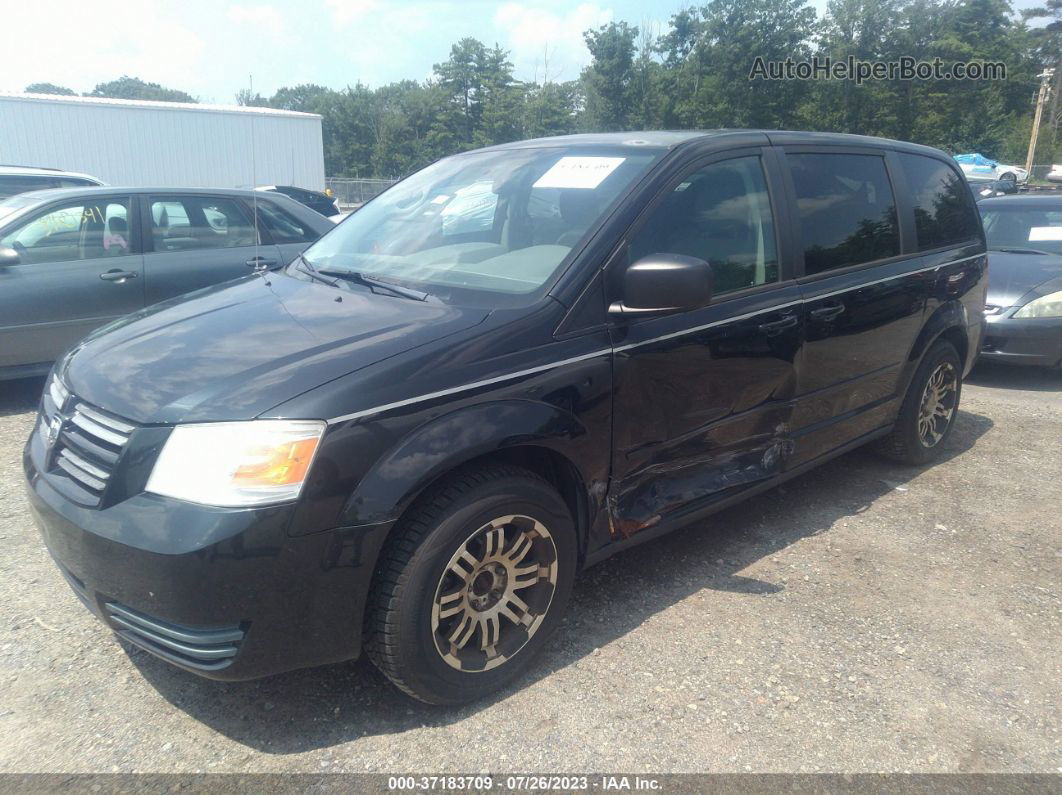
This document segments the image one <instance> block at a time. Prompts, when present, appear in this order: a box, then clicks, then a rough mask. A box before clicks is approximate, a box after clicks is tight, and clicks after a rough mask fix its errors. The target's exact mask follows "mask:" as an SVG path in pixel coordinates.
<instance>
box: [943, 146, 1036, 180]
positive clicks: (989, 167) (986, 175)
mask: <svg viewBox="0 0 1062 795" xmlns="http://www.w3.org/2000/svg"><path fill="white" fill-rule="evenodd" d="M955 162H957V163H958V164H959V167H960V168H961V169H962V172H963V174H965V175H966V179H967V180H969V181H970V182H994V181H995V180H999V179H1003V180H1009V179H1013V180H1014V181H1015V182H1017V183H1018V184H1019V185H1025V184H1027V183H1028V182H1029V172H1028V171H1026V170H1025V169H1024V168H1021V167H1020V166H1008V165H1005V164H1003V163H1000V162H999V161H998V160H991V159H989V158H987V157H985V156H984V155H982V154H977V153H976V152H975V153H971V154H968V155H955Z"/></svg>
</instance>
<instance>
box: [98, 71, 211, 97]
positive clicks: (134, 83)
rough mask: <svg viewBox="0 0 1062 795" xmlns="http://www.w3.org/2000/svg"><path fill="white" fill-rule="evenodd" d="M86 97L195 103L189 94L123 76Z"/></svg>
mask: <svg viewBox="0 0 1062 795" xmlns="http://www.w3.org/2000/svg"><path fill="white" fill-rule="evenodd" d="M85 96H86V97H110V98H111V99H150V100H156V101H159V102H195V101H196V99H195V97H193V96H192V95H191V94H186V93H185V92H183V91H178V90H177V89H175V88H164V87H163V86H160V85H159V84H158V83H146V82H144V81H143V80H141V79H140V78H139V77H129V76H128V75H123V76H122V77H119V78H118V79H117V80H111V81H110V82H107V83H99V84H97V86H96V87H95V88H94V89H92V91H90V92H89V93H88V94H85Z"/></svg>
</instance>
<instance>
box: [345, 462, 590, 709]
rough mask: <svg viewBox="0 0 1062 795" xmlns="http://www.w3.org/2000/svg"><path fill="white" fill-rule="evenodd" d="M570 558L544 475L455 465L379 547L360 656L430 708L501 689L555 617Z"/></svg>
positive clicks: (563, 600)
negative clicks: (456, 468)
mask: <svg viewBox="0 0 1062 795" xmlns="http://www.w3.org/2000/svg"><path fill="white" fill-rule="evenodd" d="M576 559H577V545H576V538H575V525H574V522H573V521H572V517H571V514H570V513H569V511H568V508H567V506H566V505H565V503H564V501H563V500H562V499H561V497H560V495H558V494H557V492H556V490H554V488H553V487H552V486H551V485H550V484H549V483H548V482H547V481H546V480H544V479H543V478H541V477H539V476H538V475H536V474H534V473H532V472H530V471H528V470H525V469H522V468H519V467H514V466H490V467H481V468H475V469H466V470H463V471H459V472H457V473H455V474H453V475H451V476H449V477H447V478H446V479H445V480H444V481H443V482H442V483H440V484H438V485H437V486H435V487H433V488H432V489H431V490H430V491H429V492H428V493H427V494H425V495H423V496H422V497H421V498H419V499H418V500H417V502H416V503H415V504H414V506H413V507H412V508H411V509H410V510H409V512H408V513H407V515H406V516H405V517H403V519H402V521H401V523H400V525H399V526H398V527H396V528H395V531H394V535H393V536H392V538H391V539H390V540H389V541H388V543H387V545H386V546H385V548H384V550H383V552H382V553H381V555H380V562H379V564H378V566H377V568H376V575H375V578H374V582H373V589H372V593H371V595H370V600H371V601H370V605H369V614H368V616H367V625H366V644H365V647H366V652H367V654H368V656H369V659H371V660H372V661H373V663H374V664H375V665H376V666H377V667H378V668H379V669H380V670H381V671H382V672H383V673H384V674H385V675H386V676H387V678H388V679H390V680H391V681H392V682H394V684H395V685H397V686H398V687H399V688H401V689H402V690H403V691H405V692H406V693H408V694H409V695H411V696H413V698H416V699H419V700H420V701H424V702H427V703H429V704H462V703H466V702H469V701H474V700H476V699H479V698H482V697H484V696H486V695H488V694H490V693H492V692H494V691H496V690H499V689H501V688H503V687H505V686H506V685H507V684H509V683H510V682H512V681H513V680H514V679H516V678H517V677H519V676H520V675H521V674H522V673H523V672H524V671H525V670H526V669H527V667H528V665H529V663H530V662H531V661H532V659H533V657H534V655H535V653H536V652H537V651H539V650H540V649H541V648H542V646H543V644H544V643H545V642H546V639H547V638H548V637H549V635H550V634H551V633H552V632H553V631H554V630H555V629H556V628H557V625H558V624H559V623H560V621H561V618H562V616H563V614H564V609H565V607H566V606H567V603H568V598H569V597H570V595H571V591H572V583H573V582H574V579H575V567H576Z"/></svg>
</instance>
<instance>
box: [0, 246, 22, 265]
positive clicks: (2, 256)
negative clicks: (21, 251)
mask: <svg viewBox="0 0 1062 795" xmlns="http://www.w3.org/2000/svg"><path fill="white" fill-rule="evenodd" d="M20 262H22V258H21V257H20V256H19V255H18V252H17V251H15V249H13V248H8V247H7V246H0V268H6V267H7V266H8V265H18V264H19V263H20Z"/></svg>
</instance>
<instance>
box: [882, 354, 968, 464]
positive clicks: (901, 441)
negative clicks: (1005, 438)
mask: <svg viewBox="0 0 1062 795" xmlns="http://www.w3.org/2000/svg"><path fill="white" fill-rule="evenodd" d="M961 392H962V362H961V361H960V359H959V354H958V352H957V351H956V350H955V346H954V345H952V344H951V343H950V342H947V341H946V340H940V341H938V342H936V343H935V344H934V345H933V347H932V348H931V349H930V350H929V352H928V353H927V354H926V356H925V358H924V359H923V360H922V363H921V364H920V365H919V366H918V370H917V371H916V372H915V375H914V378H913V379H911V385H910V387H908V389H907V394H906V395H905V396H904V400H903V404H902V406H901V407H900V413H899V416H897V418H896V425H895V426H894V427H893V430H892V432H891V433H890V434H889V435H888V436H886V437H885V438H884V439H882V440H881V441H880V442H879V443H878V446H877V449H878V451H879V452H881V453H882V454H884V455H885V456H887V457H888V458H891V459H893V460H894V461H899V462H900V463H903V464H926V463H929V462H930V461H932V460H934V459H935V458H937V457H939V455H940V452H941V448H942V446H943V443H944V441H945V439H947V437H948V436H949V435H950V434H951V429H952V428H953V427H954V425H955V417H956V415H957V414H958V411H959V396H960V394H961Z"/></svg>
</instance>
